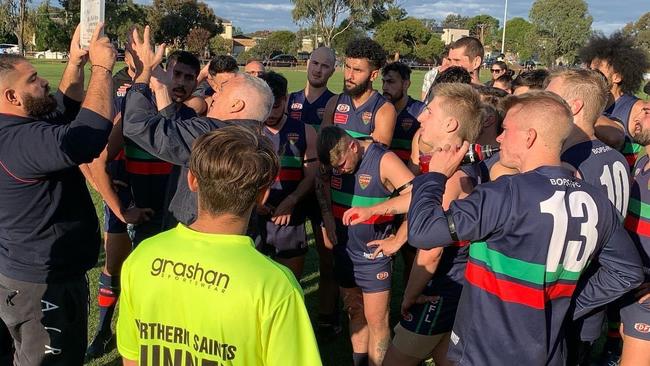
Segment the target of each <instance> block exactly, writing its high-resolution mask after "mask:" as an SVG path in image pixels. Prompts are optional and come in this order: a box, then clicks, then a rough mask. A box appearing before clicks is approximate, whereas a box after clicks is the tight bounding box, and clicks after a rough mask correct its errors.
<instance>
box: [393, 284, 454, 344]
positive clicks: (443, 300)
mask: <svg viewBox="0 0 650 366" xmlns="http://www.w3.org/2000/svg"><path fill="white" fill-rule="evenodd" d="M459 300H460V293H459V294H457V295H455V296H439V297H438V298H437V299H436V300H433V301H430V302H426V303H424V304H414V305H413V306H411V307H410V308H409V310H408V314H406V316H403V317H402V319H400V321H399V323H400V325H401V326H402V327H404V328H405V329H406V330H409V331H411V332H413V333H416V334H420V335H426V336H430V335H435V334H442V333H447V332H451V329H452V327H453V326H454V319H455V318H456V310H458V302H459Z"/></svg>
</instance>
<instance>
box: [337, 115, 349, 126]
mask: <svg viewBox="0 0 650 366" xmlns="http://www.w3.org/2000/svg"><path fill="white" fill-rule="evenodd" d="M334 123H338V124H342V125H344V124H346V123H348V115H347V114H343V113H334Z"/></svg>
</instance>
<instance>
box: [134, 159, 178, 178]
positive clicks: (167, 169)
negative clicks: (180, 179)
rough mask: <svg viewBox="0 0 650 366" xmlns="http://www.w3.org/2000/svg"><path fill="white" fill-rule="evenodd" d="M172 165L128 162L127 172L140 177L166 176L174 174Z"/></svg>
mask: <svg viewBox="0 0 650 366" xmlns="http://www.w3.org/2000/svg"><path fill="white" fill-rule="evenodd" d="M172 166H173V165H172V164H170V163H166V162H141V161H134V160H128V159H127V160H126V171H127V172H129V173H131V174H140V175H165V174H170V173H171V172H172Z"/></svg>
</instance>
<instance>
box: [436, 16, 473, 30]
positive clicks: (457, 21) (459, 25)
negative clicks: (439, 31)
mask: <svg viewBox="0 0 650 366" xmlns="http://www.w3.org/2000/svg"><path fill="white" fill-rule="evenodd" d="M468 20H469V18H468V17H464V16H462V15H460V14H449V15H447V17H446V18H445V20H443V21H442V27H443V28H456V29H467V21H468Z"/></svg>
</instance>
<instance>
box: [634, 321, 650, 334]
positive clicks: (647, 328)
mask: <svg viewBox="0 0 650 366" xmlns="http://www.w3.org/2000/svg"><path fill="white" fill-rule="evenodd" d="M634 329H635V330H636V331H637V332H639V333H650V325H648V324H646V323H634Z"/></svg>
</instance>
